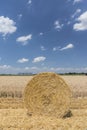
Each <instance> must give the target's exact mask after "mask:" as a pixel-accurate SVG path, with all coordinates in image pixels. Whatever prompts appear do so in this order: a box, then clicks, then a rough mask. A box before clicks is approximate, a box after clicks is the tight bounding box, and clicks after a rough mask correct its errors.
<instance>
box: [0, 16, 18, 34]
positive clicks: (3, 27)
mask: <svg viewBox="0 0 87 130" xmlns="http://www.w3.org/2000/svg"><path fill="white" fill-rule="evenodd" d="M16 30H17V27H16V26H15V22H14V21H13V20H12V19H10V18H8V17H4V16H0V33H1V34H2V35H3V36H6V35H7V34H12V33H14V32H16Z"/></svg>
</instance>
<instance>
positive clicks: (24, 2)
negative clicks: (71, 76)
mask: <svg viewBox="0 0 87 130" xmlns="http://www.w3.org/2000/svg"><path fill="white" fill-rule="evenodd" d="M43 71H54V72H59V73H62V72H87V0H18V1H17V0H14V1H12V0H1V1H0V73H19V72H33V73H37V72H43Z"/></svg>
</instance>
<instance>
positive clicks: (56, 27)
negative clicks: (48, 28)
mask: <svg viewBox="0 0 87 130" xmlns="http://www.w3.org/2000/svg"><path fill="white" fill-rule="evenodd" d="M63 26H64V25H63V24H60V22H59V21H58V20H56V21H55V22H54V28H55V29H56V30H58V31H60V30H61V29H62V27H63Z"/></svg>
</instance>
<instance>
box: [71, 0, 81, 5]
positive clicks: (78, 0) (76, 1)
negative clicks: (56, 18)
mask: <svg viewBox="0 0 87 130" xmlns="http://www.w3.org/2000/svg"><path fill="white" fill-rule="evenodd" d="M82 1H83V0H74V1H73V4H76V3H79V2H82Z"/></svg>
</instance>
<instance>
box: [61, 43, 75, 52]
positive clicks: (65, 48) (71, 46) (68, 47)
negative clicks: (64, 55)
mask: <svg viewBox="0 0 87 130" xmlns="http://www.w3.org/2000/svg"><path fill="white" fill-rule="evenodd" d="M73 47H74V45H73V44H71V43H70V44H68V45H66V46H65V47H63V48H61V49H60V51H63V50H67V49H72V48H73Z"/></svg>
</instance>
